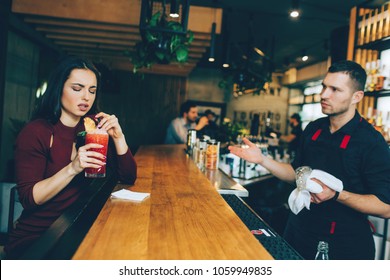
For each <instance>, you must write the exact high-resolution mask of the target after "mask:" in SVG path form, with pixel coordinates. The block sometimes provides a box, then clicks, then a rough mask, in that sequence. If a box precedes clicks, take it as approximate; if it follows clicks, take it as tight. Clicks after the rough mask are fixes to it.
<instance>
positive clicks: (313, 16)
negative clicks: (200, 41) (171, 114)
mask: <svg viewBox="0 0 390 280" xmlns="http://www.w3.org/2000/svg"><path fill="white" fill-rule="evenodd" d="M385 2H386V1H385V0H372V1H364V0H325V1H320V0H301V1H299V8H300V11H301V16H300V17H299V18H298V19H293V18H291V17H290V16H289V10H290V9H291V3H292V0H279V1H275V0H274V1H268V0H219V1H207V0H192V1H191V5H200V6H212V7H221V8H223V9H224V18H223V26H222V33H221V35H219V36H218V37H217V42H218V44H217V48H218V50H219V51H218V53H217V54H216V61H215V62H214V66H211V64H210V63H208V62H207V59H206V57H204V59H203V60H202V61H201V65H202V66H205V67H208V66H209V67H216V66H217V67H219V65H221V63H222V61H223V60H224V57H225V54H226V49H227V46H230V53H231V54H232V53H233V54H234V55H236V56H237V55H241V56H242V55H245V54H247V53H248V50H252V49H253V47H257V48H259V49H261V50H262V51H263V52H264V53H265V54H266V55H267V56H269V57H270V58H271V60H272V61H273V63H274V65H275V71H276V72H283V71H284V70H286V69H288V68H290V67H297V68H300V67H303V66H306V65H310V64H313V63H316V62H318V61H323V60H326V59H327V57H328V56H329V55H331V50H332V52H333V54H335V55H341V56H343V53H342V52H343V51H344V52H346V47H347V46H346V43H347V40H348V25H349V15H350V11H351V9H352V8H353V7H354V6H357V5H362V4H364V5H368V6H378V5H381V4H383V3H385ZM337 47H339V48H341V49H337ZM304 51H305V52H306V53H307V55H308V56H309V59H308V60H307V61H306V62H303V61H301V59H300V57H301V56H302V53H303V52H304ZM198 65H199V64H198Z"/></svg>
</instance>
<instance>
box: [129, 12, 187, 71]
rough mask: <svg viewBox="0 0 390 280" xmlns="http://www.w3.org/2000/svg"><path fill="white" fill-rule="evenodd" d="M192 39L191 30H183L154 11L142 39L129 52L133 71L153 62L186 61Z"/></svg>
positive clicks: (148, 66) (176, 23) (148, 65)
mask: <svg viewBox="0 0 390 280" xmlns="http://www.w3.org/2000/svg"><path fill="white" fill-rule="evenodd" d="M193 39H194V34H193V32H192V31H190V30H188V31H187V32H184V30H183V27H182V26H181V24H180V23H179V22H176V21H168V20H167V19H166V15H165V13H161V11H158V12H156V13H155V14H154V15H153V16H152V17H151V19H150V21H149V22H148V24H147V26H146V28H145V30H144V32H142V41H141V42H138V43H137V44H136V45H135V52H134V53H132V54H130V57H131V62H132V64H133V72H134V73H136V72H137V70H138V69H140V68H143V67H147V68H150V67H151V66H152V65H153V64H155V63H158V64H169V63H171V62H175V61H176V62H179V63H183V62H186V61H187V60H188V46H189V45H190V44H191V43H192V41H193ZM127 54H128V55H129V52H127Z"/></svg>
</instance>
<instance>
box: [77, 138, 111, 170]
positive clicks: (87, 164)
mask: <svg viewBox="0 0 390 280" xmlns="http://www.w3.org/2000/svg"><path fill="white" fill-rule="evenodd" d="M102 147H103V145H100V144H96V143H90V144H87V145H84V146H81V147H80V148H79V149H78V151H77V154H76V157H75V158H74V159H73V161H72V163H71V167H72V169H73V170H74V171H75V173H76V174H79V173H80V172H82V171H83V170H84V169H85V168H100V167H101V166H103V165H105V164H106V163H105V161H104V159H105V156H104V155H103V154H101V153H98V152H95V151H91V150H90V149H92V148H102Z"/></svg>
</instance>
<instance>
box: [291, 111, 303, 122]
mask: <svg viewBox="0 0 390 280" xmlns="http://www.w3.org/2000/svg"><path fill="white" fill-rule="evenodd" d="M290 118H291V119H296V120H297V122H299V123H301V116H300V115H299V114H298V113H294V114H292V115H291V117H290Z"/></svg>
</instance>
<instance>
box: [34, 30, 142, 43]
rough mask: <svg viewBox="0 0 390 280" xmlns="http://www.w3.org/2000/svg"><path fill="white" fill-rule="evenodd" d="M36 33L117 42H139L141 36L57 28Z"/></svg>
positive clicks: (137, 34)
mask: <svg viewBox="0 0 390 280" xmlns="http://www.w3.org/2000/svg"><path fill="white" fill-rule="evenodd" d="M36 30H37V31H39V32H44V33H46V34H53V35H65V36H66V35H76V36H83V37H91V38H99V37H100V38H110V39H118V40H131V41H139V40H141V36H140V35H139V33H127V32H126V33H124V32H115V31H97V30H86V29H67V28H57V27H37V28H36Z"/></svg>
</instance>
